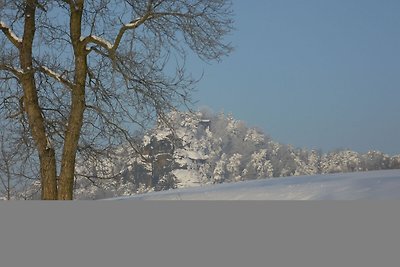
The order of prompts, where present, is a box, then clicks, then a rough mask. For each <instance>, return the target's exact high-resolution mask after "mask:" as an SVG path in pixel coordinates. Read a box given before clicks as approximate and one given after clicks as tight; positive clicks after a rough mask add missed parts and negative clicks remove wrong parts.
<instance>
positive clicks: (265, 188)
mask: <svg viewBox="0 0 400 267" xmlns="http://www.w3.org/2000/svg"><path fill="white" fill-rule="evenodd" d="M124 199H140V200H357V199H374V200H391V199H400V170H384V171H369V172H355V173H340V174H339V173H338V174H329V175H314V176H293V177H287V178H269V179H260V180H252V181H244V182H236V183H227V184H219V185H207V186H202V187H193V188H186V189H175V190H168V191H161V192H152V193H146V194H141V195H135V196H130V197H120V198H114V200H124Z"/></svg>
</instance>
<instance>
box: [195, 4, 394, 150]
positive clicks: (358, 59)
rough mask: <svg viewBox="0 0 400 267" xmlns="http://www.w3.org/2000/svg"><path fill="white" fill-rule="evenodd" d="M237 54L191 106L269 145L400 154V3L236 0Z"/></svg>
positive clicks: (209, 73) (215, 70)
mask: <svg viewBox="0 0 400 267" xmlns="http://www.w3.org/2000/svg"><path fill="white" fill-rule="evenodd" d="M234 5H235V6H234V10H235V13H236V17H235V19H236V24H235V27H236V31H235V32H234V33H233V35H232V36H231V37H230V39H231V40H232V42H233V44H234V46H235V48H236V50H235V51H234V53H233V54H232V55H231V56H230V57H229V58H226V59H225V60H224V61H223V62H222V63H220V64H217V63H215V64H212V65H206V64H204V63H201V62H198V61H193V62H191V63H190V64H189V65H188V67H189V68H191V69H192V70H193V73H194V74H195V75H196V74H199V73H201V71H202V70H204V77H203V79H202V80H201V82H200V83H199V84H198V87H197V89H198V92H197V93H196V94H195V95H194V98H195V99H196V100H198V101H199V102H198V106H208V107H211V108H212V109H213V110H214V111H216V112H219V111H224V112H225V113H232V114H233V115H234V116H235V117H236V118H238V119H241V120H244V121H246V122H247V123H248V125H249V126H257V127H260V128H261V129H263V130H265V131H266V132H267V133H268V134H270V135H271V137H272V138H274V139H275V140H277V141H279V142H282V143H286V144H293V145H295V146H296V147H305V148H317V149H322V150H323V151H325V152H326V151H328V150H332V149H335V148H350V149H353V150H356V151H359V152H365V151H367V150H371V149H375V150H381V151H384V152H386V153H389V154H397V153H399V154H400V15H399V14H400V1H398V0H334V1H333V0H259V1H257V0H247V1H245V0H234Z"/></svg>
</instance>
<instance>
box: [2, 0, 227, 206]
mask: <svg viewBox="0 0 400 267" xmlns="http://www.w3.org/2000/svg"><path fill="white" fill-rule="evenodd" d="M231 5H232V3H231V1H230V0H113V1H111V0H97V1H96V0H55V1H44V0H42V1H40V0H16V1H9V0H2V1H0V83H1V84H0V86H1V87H0V88H1V91H0V92H1V97H2V98H1V100H2V103H1V115H2V117H3V118H2V120H4V119H7V120H9V121H13V123H15V124H19V125H20V126H19V127H20V130H21V131H20V140H25V143H26V144H29V142H31V143H32V144H33V145H34V147H35V148H36V150H37V157H38V159H39V162H40V179H41V198H42V199H60V200H66V199H72V198H73V184H74V175H75V163H76V158H77V156H79V154H80V156H81V157H82V159H84V158H85V157H88V156H89V155H93V153H96V152H97V153H101V152H102V151H104V149H105V148H109V147H115V146H117V145H120V144H122V143H127V142H128V144H130V145H132V146H133V147H135V146H136V145H135V144H134V143H133V142H130V136H131V135H132V133H133V132H134V131H136V130H137V129H139V128H141V127H145V126H146V125H148V124H149V123H152V122H153V121H154V119H155V118H158V119H161V120H167V118H166V116H165V114H166V112H167V111H169V110H172V109H175V108H176V107H177V106H179V105H182V104H187V103H190V92H191V90H192V89H193V85H194V83H195V82H196V81H195V79H193V78H192V77H191V76H190V75H188V74H187V73H186V71H185V64H184V63H185V58H186V55H187V54H186V53H187V52H188V51H193V52H195V54H197V55H198V56H199V57H200V58H201V59H202V60H205V61H212V60H220V59H222V58H223V57H224V56H226V55H228V54H229V53H230V51H231V46H230V45H229V43H227V42H226V41H225V37H226V35H227V34H228V33H229V32H230V31H231V30H232V24H233V21H232V9H231ZM28 146H29V145H28Z"/></svg>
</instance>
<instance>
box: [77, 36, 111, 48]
mask: <svg viewBox="0 0 400 267" xmlns="http://www.w3.org/2000/svg"><path fill="white" fill-rule="evenodd" d="M81 41H82V42H83V44H84V45H86V44H88V43H93V44H97V45H99V46H101V47H103V48H105V49H107V50H111V49H112V48H113V45H112V44H111V43H110V42H109V41H107V40H105V39H103V38H101V37H99V36H96V35H89V36H87V37H81Z"/></svg>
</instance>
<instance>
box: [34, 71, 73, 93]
mask: <svg viewBox="0 0 400 267" xmlns="http://www.w3.org/2000/svg"><path fill="white" fill-rule="evenodd" d="M39 70H40V71H41V72H42V73H44V74H46V75H48V76H49V77H51V78H53V79H55V80H57V81H59V82H60V83H62V84H64V85H66V86H67V87H69V88H72V87H73V86H74V84H73V83H72V82H70V81H69V80H67V79H66V78H64V77H63V76H62V75H61V74H59V73H57V72H55V71H53V70H51V69H49V68H47V67H46V66H39Z"/></svg>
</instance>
